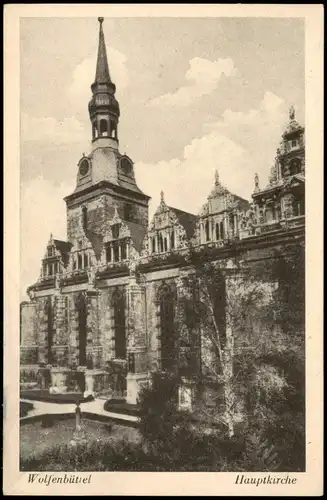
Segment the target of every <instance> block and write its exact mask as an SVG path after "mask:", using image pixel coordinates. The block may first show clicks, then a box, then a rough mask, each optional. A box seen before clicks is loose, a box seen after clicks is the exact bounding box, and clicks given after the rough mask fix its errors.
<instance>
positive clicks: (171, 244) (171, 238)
mask: <svg viewBox="0 0 327 500" xmlns="http://www.w3.org/2000/svg"><path fill="white" fill-rule="evenodd" d="M170 248H171V249H172V250H174V248H175V232H174V230H172V232H171V235H170Z"/></svg>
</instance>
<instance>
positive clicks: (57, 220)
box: [20, 177, 74, 295]
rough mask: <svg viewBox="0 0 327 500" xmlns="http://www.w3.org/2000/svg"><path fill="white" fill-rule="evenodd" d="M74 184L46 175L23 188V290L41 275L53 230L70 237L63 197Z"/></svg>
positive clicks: (60, 237)
mask: <svg viewBox="0 0 327 500" xmlns="http://www.w3.org/2000/svg"><path fill="white" fill-rule="evenodd" d="M73 189H74V185H73V184H68V183H67V184H66V183H62V184H61V185H59V186H54V185H53V184H52V183H51V182H49V181H46V180H45V179H44V178H42V177H38V178H36V179H33V180H32V181H30V182H29V183H26V184H25V185H22V187H21V200H20V210H21V212H20V213H21V219H20V220H21V222H20V223H21V232H20V238H21V249H20V251H21V260H20V268H21V269H20V274H21V293H22V295H24V294H25V292H26V288H27V287H28V286H29V285H31V284H32V283H35V281H36V279H37V278H38V277H39V274H40V268H41V260H42V259H43V257H44V252H45V248H46V245H47V243H48V240H49V237H50V233H51V232H52V233H53V237H54V238H58V239H63V240H65V239H66V204H65V202H64V201H63V198H64V197H65V196H67V195H68V194H70V193H72V191H73Z"/></svg>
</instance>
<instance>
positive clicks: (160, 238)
mask: <svg viewBox="0 0 327 500" xmlns="http://www.w3.org/2000/svg"><path fill="white" fill-rule="evenodd" d="M159 252H163V238H162V234H161V233H160V234H159Z"/></svg>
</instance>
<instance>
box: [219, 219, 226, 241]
mask: <svg viewBox="0 0 327 500" xmlns="http://www.w3.org/2000/svg"><path fill="white" fill-rule="evenodd" d="M220 238H221V239H222V240H223V239H224V238H225V231H224V222H223V221H222V222H221V223H220Z"/></svg>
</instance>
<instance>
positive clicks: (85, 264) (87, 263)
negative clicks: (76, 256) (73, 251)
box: [84, 253, 89, 269]
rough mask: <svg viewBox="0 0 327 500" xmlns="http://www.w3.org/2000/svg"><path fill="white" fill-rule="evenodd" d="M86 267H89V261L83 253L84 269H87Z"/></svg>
mask: <svg viewBox="0 0 327 500" xmlns="http://www.w3.org/2000/svg"><path fill="white" fill-rule="evenodd" d="M88 266H89V259H88V256H87V254H86V253H85V254H84V269H85V268H87V267H88Z"/></svg>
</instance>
